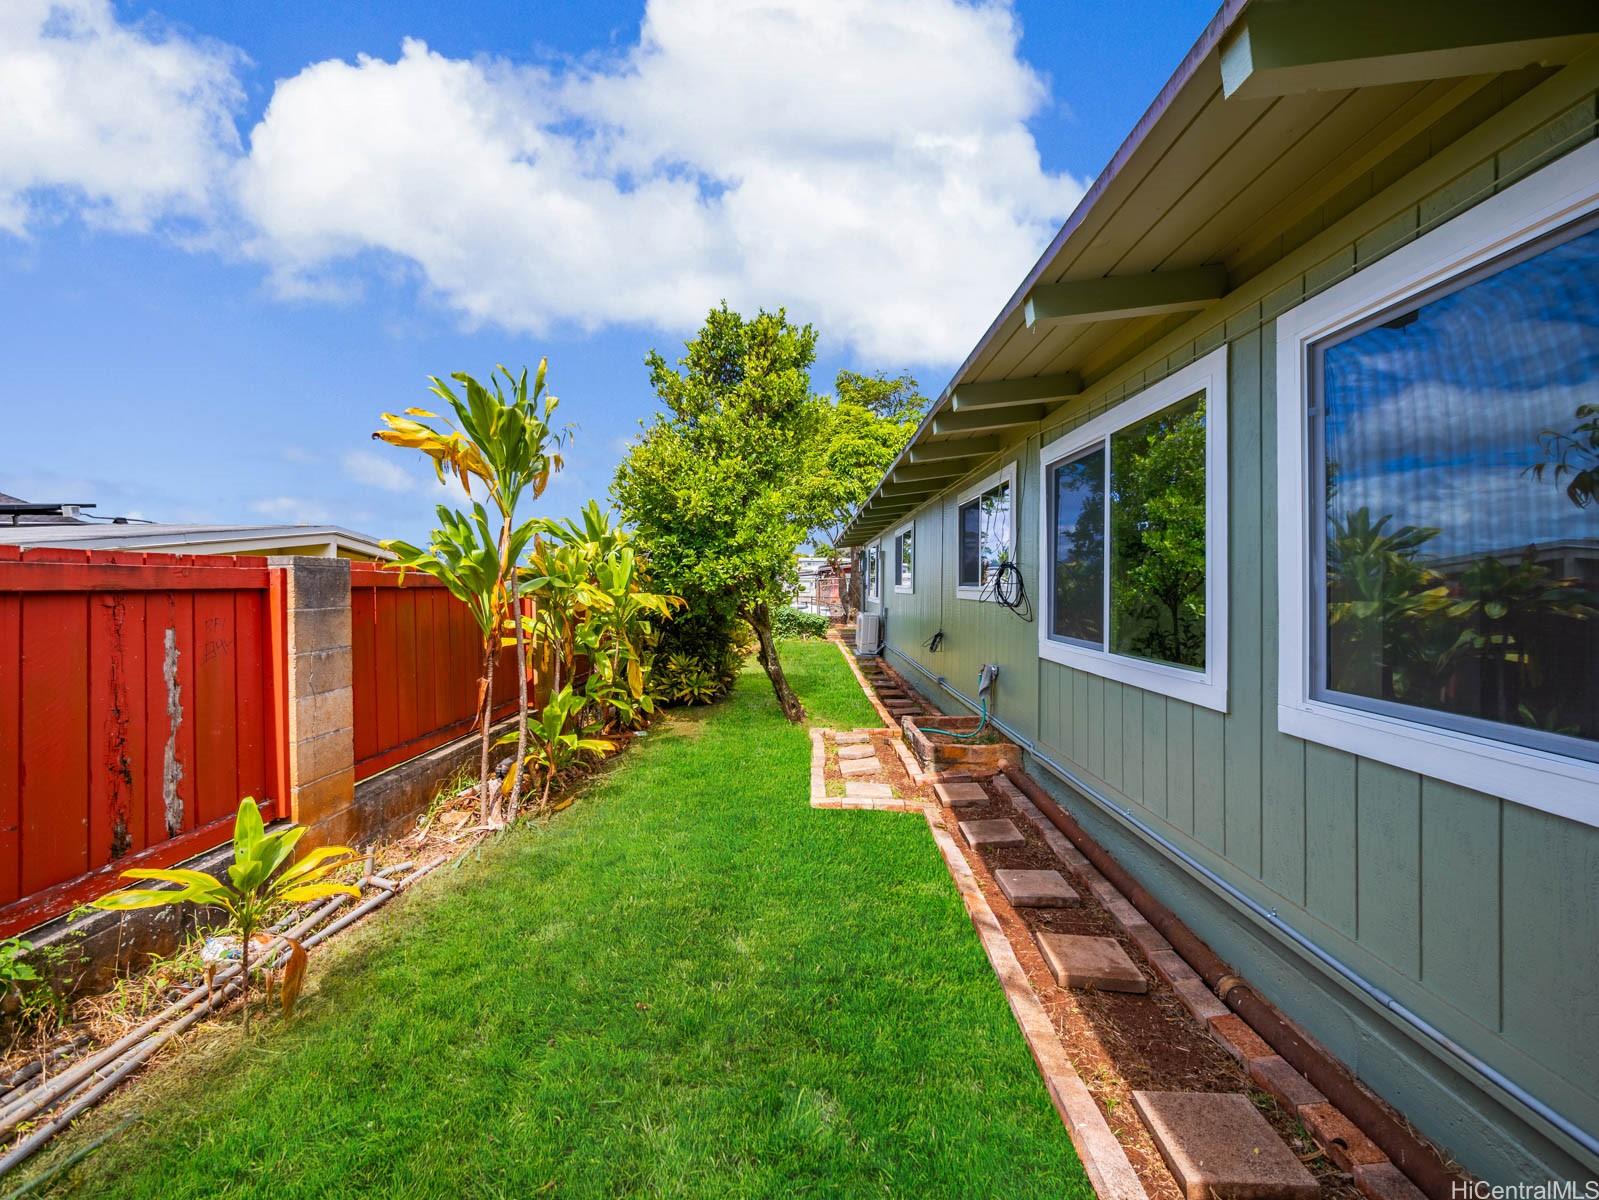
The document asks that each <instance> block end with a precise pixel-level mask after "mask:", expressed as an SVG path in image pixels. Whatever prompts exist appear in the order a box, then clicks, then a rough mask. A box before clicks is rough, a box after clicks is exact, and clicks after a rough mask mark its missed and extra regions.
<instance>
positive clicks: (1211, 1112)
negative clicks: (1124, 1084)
mask: <svg viewBox="0 0 1599 1200" xmlns="http://www.w3.org/2000/svg"><path fill="white" fill-rule="evenodd" d="M1133 1104H1134V1106H1135V1107H1136V1108H1137V1109H1138V1115H1139V1116H1140V1117H1142V1118H1143V1119H1144V1124H1145V1125H1147V1126H1148V1127H1149V1133H1150V1136H1151V1137H1153V1138H1154V1139H1155V1145H1156V1146H1158V1147H1160V1155H1161V1157H1162V1158H1164V1159H1165V1160H1166V1165H1167V1166H1168V1167H1170V1168H1171V1173H1172V1175H1173V1176H1175V1177H1176V1179H1177V1186H1178V1187H1179V1188H1181V1189H1182V1192H1183V1195H1184V1196H1186V1197H1187V1198H1188V1200H1210V1197H1212V1196H1227V1197H1235V1198H1236V1200H1279V1198H1284V1200H1314V1198H1315V1197H1316V1196H1318V1195H1320V1191H1321V1190H1320V1188H1319V1187H1318V1185H1317V1183H1316V1180H1315V1178H1314V1177H1313V1176H1312V1175H1311V1173H1310V1172H1309V1171H1307V1170H1305V1165H1304V1163H1302V1162H1300V1161H1299V1159H1297V1158H1295V1157H1294V1155H1293V1152H1292V1151H1290V1150H1289V1149H1288V1147H1287V1146H1285V1145H1283V1142H1282V1139H1281V1138H1279V1137H1278V1136H1277V1134H1276V1131H1275V1130H1273V1129H1272V1127H1271V1126H1270V1125H1268V1124H1267V1123H1266V1118H1265V1117H1263V1116H1261V1115H1260V1113H1259V1112H1258V1111H1257V1110H1256V1108H1255V1106H1254V1105H1253V1104H1251V1103H1250V1101H1249V1097H1247V1096H1242V1095H1239V1094H1238V1093H1236V1092H1134V1093H1133Z"/></svg>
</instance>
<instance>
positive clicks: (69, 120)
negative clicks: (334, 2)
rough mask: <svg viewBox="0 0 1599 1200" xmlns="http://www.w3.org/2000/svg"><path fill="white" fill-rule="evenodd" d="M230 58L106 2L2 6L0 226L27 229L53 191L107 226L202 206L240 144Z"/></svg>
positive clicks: (192, 213)
mask: <svg viewBox="0 0 1599 1200" xmlns="http://www.w3.org/2000/svg"><path fill="white" fill-rule="evenodd" d="M239 61H240V56H239V55H238V54H237V53H236V52H235V51H233V50H230V49H228V48H226V47H223V46H219V45H215V44H210V43H201V42H197V41H194V40H192V39H185V38H181V37H175V36H163V35H161V34H159V33H157V32H154V31H152V30H151V29H149V28H148V27H146V26H129V25H124V24H121V23H119V22H118V21H117V19H116V15H115V13H114V12H113V11H112V8H111V4H110V2H109V0H5V2H4V3H0V231H4V232H7V233H11V234H14V235H18V236H21V235H25V234H26V233H28V231H29V229H30V227H31V226H33V225H35V224H37V222H38V221H39V219H40V218H41V216H42V215H43V213H44V212H47V211H48V210H49V207H50V200H51V198H52V197H53V196H55V195H57V194H65V195H66V196H67V197H69V198H70V199H71V202H72V204H73V207H75V208H77V209H78V210H79V211H80V212H81V213H82V214H83V216H84V217H85V218H86V219H88V220H89V221H91V222H93V223H95V224H98V225H103V226H107V227H111V228H117V229H128V230H145V229H149V228H150V227H151V226H152V225H153V224H155V223H156V222H157V221H159V220H161V219H162V218H165V217H169V216H186V217H203V216H206V215H207V214H209V213H210V212H211V211H213V209H214V207H215V204H216V201H217V199H218V196H217V189H218V188H219V186H220V185H221V183H222V182H223V178H224V175H225V172H226V171H227V168H228V164H229V162H230V160H231V159H232V158H233V157H234V156H236V155H237V153H238V151H239V139H238V133H237V131H236V129H235V128H234V125H233V110H234V108H235V106H236V105H237V103H238V102H239V99H240V97H241V95H242V91H241V89H240V87H239V83H238V79H237V76H236V69H237V67H238V65H239Z"/></svg>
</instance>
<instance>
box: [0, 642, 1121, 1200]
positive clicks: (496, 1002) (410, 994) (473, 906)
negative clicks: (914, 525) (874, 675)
mask: <svg viewBox="0 0 1599 1200" xmlns="http://www.w3.org/2000/svg"><path fill="white" fill-rule="evenodd" d="M783 655H784V660H785V663H787V664H788V666H789V670H790V677H791V679H792V681H793V683H794V685H795V688H796V689H797V690H798V692H799V693H800V695H801V697H802V698H803V699H804V701H805V703H806V705H807V707H808V709H809V712H810V717H811V720H812V721H814V722H817V723H823V724H833V725H840V726H855V725H864V724H868V723H870V722H871V721H872V710H871V708H870V706H869V705H868V704H867V702H866V700H865V698H864V697H863V696H862V695H861V693H860V690H859V688H858V687H857V686H856V684H855V681H854V679H853V677H852V676H851V675H850V674H849V671H848V668H847V667H846V665H845V664H844V662H843V661H842V659H841V658H840V656H839V653H838V650H837V648H836V647H834V646H832V645H830V644H827V643H788V644H785V646H784V647H783ZM808 761H809V740H808V738H807V737H806V734H805V731H804V730H803V729H802V728H799V727H795V726H790V725H788V724H787V723H786V722H784V721H783V720H782V718H781V716H780V715H779V713H778V711H777V708H776V705H775V704H774V702H773V700H772V695H771V691H770V688H769V687H768V686H767V684H766V681H765V678H764V677H763V676H761V675H759V674H758V673H755V672H752V671H746V672H745V674H744V675H743V676H742V678H741V679H740V680H739V682H738V686H737V687H736V689H735V690H734V692H733V694H732V695H731V696H730V697H729V698H728V699H727V700H725V701H723V702H721V703H720V704H717V705H714V706H712V707H710V708H704V709H694V710H687V711H680V712H678V713H676V714H674V715H673V716H671V717H670V718H669V719H668V720H667V721H664V722H661V723H659V724H657V726H656V727H655V729H654V730H653V731H652V732H651V734H650V736H649V737H647V738H646V739H644V740H643V741H642V742H641V743H639V744H637V745H636V746H635V747H634V748H633V749H631V750H630V751H629V752H628V753H627V755H626V756H624V757H623V758H622V759H621V760H619V761H618V762H617V764H616V765H615V766H614V767H613V768H612V769H611V770H609V771H608V772H606V773H604V774H603V775H602V776H600V777H599V778H597V779H596V780H595V781H594V782H593V783H591V784H590V786H589V788H588V789H587V791H586V793H585V794H584V795H583V796H582V798H581V799H580V800H579V802H578V804H577V805H576V806H575V807H574V808H573V809H571V810H569V811H568V812H566V813H565V814H563V815H561V816H559V817H557V818H556V819H555V820H553V821H551V822H550V823H548V824H547V825H544V826H542V827H537V828H528V829H524V830H519V831H517V832H515V833H513V834H511V835H509V836H507V837H505V838H503V839H502V840H500V841H499V842H498V843H496V844H495V845H494V846H493V847H492V848H491V849H489V850H487V851H485V852H484V853H483V855H482V857H481V859H480V860H479V861H475V862H472V863H469V864H468V865H467V866H465V867H464V868H462V869H461V870H460V871H449V870H446V871H444V872H438V873H435V875H434V876H433V877H432V878H431V879H430V880H429V881H427V882H426V883H424V884H423V885H421V886H419V888H418V889H417V893H416V894H414V895H411V896H409V897H407V898H406V899H405V900H403V901H401V902H400V903H398V904H397V905H395V906H394V907H393V908H392V909H390V910H387V911H386V912H385V913H383V914H382V915H380V916H379V917H377V918H376V919H374V920H373V921H370V922H368V923H367V924H366V925H365V926H363V927H362V928H361V929H360V931H359V932H357V933H355V934H354V935H353V936H351V937H349V938H346V939H344V940H342V941H341V942H340V943H337V944H336V945H335V947H334V948H333V949H332V950H331V951H329V952H327V953H326V954H324V955H323V956H322V957H321V958H320V960H318V959H317V957H316V956H313V969H312V980H311V982H310V984H309V985H308V988H307V994H306V996H305V997H304V998H303V999H302V1001H301V1010H300V1013H299V1015H297V1016H296V1018H295V1019H294V1020H293V1021H292V1022H287V1023H285V1022H283V1021H281V1020H275V1021H273V1022H269V1023H265V1032H264V1033H263V1034H262V1035H261V1036H260V1037H259V1038H258V1039H256V1040H254V1041H252V1042H250V1043H247V1044H246V1043H243V1042H242V1041H241V1039H240V1037H239V1035H238V1032H237V1030H236V1029H227V1030H221V1031H219V1032H218V1033H217V1034H216V1035H215V1036H214V1037H212V1038H210V1039H207V1043H206V1044H205V1045H202V1046H196V1047H191V1048H190V1049H188V1050H187V1051H185V1052H183V1053H182V1054H181V1055H180V1056H179V1057H178V1058H177V1059H176V1060H175V1061H172V1062H169V1063H167V1064H166V1065H165V1066H164V1067H163V1068H161V1069H160V1070H158V1071H157V1072H156V1073H155V1074H154V1075H153V1076H152V1077H151V1078H150V1079H149V1080H147V1081H146V1082H145V1083H143V1084H141V1085H139V1086H138V1087H136V1088H134V1089H131V1091H130V1092H129V1093H128V1094H126V1095H124V1096H122V1097H120V1098H118V1099H117V1100H116V1101H115V1102H114V1103H113V1104H111V1105H109V1106H107V1108H106V1109H104V1110H103V1111H101V1112H99V1113H97V1114H96V1115H95V1116H94V1117H93V1118H92V1119H91V1120H89V1121H86V1122H85V1124H84V1127H83V1128H82V1129H80V1130H78V1131H76V1132H75V1134H74V1137H73V1138H71V1139H67V1142H68V1144H66V1145H64V1146H62V1147H60V1148H59V1149H58V1150H57V1151H56V1152H55V1155H54V1158H55V1161H60V1158H61V1156H64V1155H66V1154H68V1153H70V1152H71V1151H72V1150H73V1149H74V1147H76V1146H82V1145H83V1144H85V1143H86V1141H87V1139H89V1138H90V1137H92V1136H93V1135H94V1134H95V1133H96V1132H100V1131H104V1130H106V1129H108V1128H110V1127H111V1126H112V1125H113V1124H114V1123H115V1122H116V1121H117V1120H118V1119H119V1118H120V1117H121V1116H122V1115H123V1114H125V1113H127V1112H131V1111H134V1110H138V1111H140V1112H142V1113H143V1118H142V1120H140V1121H139V1122H138V1123H137V1124H135V1125H134V1126H133V1127H131V1128H130V1129H128V1130H126V1131H125V1132H122V1133H120V1134H117V1135H116V1136H114V1137H113V1138H111V1139H110V1140H109V1141H108V1142H107V1144H106V1145H105V1146H103V1147H102V1148H100V1149H99V1150H98V1151H97V1152H96V1153H95V1154H94V1155H93V1156H92V1157H91V1158H89V1160H88V1161H87V1162H85V1163H84V1164H82V1165H80V1166H78V1167H76V1168H75V1169H74V1170H73V1172H72V1173H71V1174H70V1175H68V1176H66V1177H65V1180H64V1182H62V1181H58V1183H57V1186H56V1189H55V1190H54V1191H53V1192H52V1193H51V1194H55V1195H65V1194H74V1195H93V1196H110V1197H163V1198H171V1197H182V1196H201V1195H204V1196H257V1195H259V1196H267V1195H271V1196H274V1197H294V1196H317V1197H322V1196H334V1197H341V1196H352V1197H353V1196H363V1197H364V1196H378V1195H381V1196H387V1197H424V1196H427V1197H432V1196H467V1197H500V1196H504V1197H513V1196H515V1197H520V1196H534V1195H549V1196H554V1195H561V1196H614V1195H623V1194H643V1195H661V1196H717V1197H722V1196H774V1195H796V1196H836V1195H850V1196H918V1197H923V1196H963V1197H964V1196H990V1195H1005V1196H1014V1197H1027V1196H1040V1197H1042V1196H1050V1197H1060V1196H1082V1197H1088V1196H1091V1195H1092V1192H1091V1191H1090V1189H1089V1186H1088V1184H1087V1182H1086V1180H1085V1178H1084V1176H1083V1173H1082V1169H1081V1167H1080V1166H1079V1165H1078V1163H1077V1160H1076V1158H1075V1157H1074V1155H1073V1153H1072V1150H1071V1146H1070V1143H1069V1142H1068V1140H1067V1138H1066V1135H1065V1132H1064V1131H1063V1130H1062V1129H1061V1127H1060V1123H1059V1121H1058V1120H1057V1119H1056V1116H1055V1114H1054V1111H1053V1109H1052V1108H1051V1107H1050V1104H1049V1101H1048V1099H1047V1097H1046V1095H1045V1092H1044V1088H1043V1085H1042V1083H1041V1082H1040V1080H1039V1078H1038V1074H1037V1072H1036V1070H1035V1069H1034V1067H1033V1064H1032V1061H1031V1059H1030V1058H1029V1057H1028V1053H1027V1050H1026V1048H1025V1045H1024V1043H1023V1041H1022V1038H1021V1036H1020V1034H1019V1033H1018V1031H1017V1029H1016V1026H1015V1023H1014V1021H1013V1020H1012V1018H1011V1015H1010V1011H1009V1009H1008V1008H1007V1007H1006V1004H1005V1001H1004V999H1003V997H1002V995H1001V993H1000V990H999V987H998V985H997V983H996V982H995V980H994V977H993V974H992V972H991V971H990V969H989V967H988V964H987V961H986V959H985V958H984V957H983V954H982V951H981V949H980V947H979V945H978V942H977V939H976V938H975V936H973V934H972V930H971V926H970V924H969V923H968V921H967V919H966V915H965V911H964V909H963V908H962V905H961V902H960V900H959V898H958V896H957V894H956V892H955V889H954V887H953V886H952V884H951V883H950V880H949V878H948V876H947V874H946V873H945V870H944V867H943V865H942V863H941V862H940V860H939V856H938V853H937V851H936V849H935V848H934V847H933V845H932V843H931V839H930V838H929V837H928V834H927V829H926V826H925V824H924V822H923V821H922V819H921V818H920V817H918V816H913V815H900V814H888V813H873V812H852V811H827V812H818V811H815V810H812V809H811V808H810V807H809V805H808V804H807V802H806V797H807V767H808ZM41 1165H43V1164H41ZM8 1182H9V1181H8Z"/></svg>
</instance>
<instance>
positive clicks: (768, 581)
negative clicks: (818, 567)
mask: <svg viewBox="0 0 1599 1200" xmlns="http://www.w3.org/2000/svg"><path fill="white" fill-rule="evenodd" d="M815 358H816V333H815V330H813V329H812V328H811V327H810V326H808V325H807V326H795V325H792V324H790V323H789V321H788V318H787V317H786V315H785V314H784V313H783V312H782V311H781V310H780V311H778V312H776V313H768V312H762V313H760V314H758V315H757V316H756V317H755V318H754V319H753V320H749V321H746V320H745V319H744V318H743V317H741V316H740V315H739V314H738V313H736V312H733V311H732V310H730V309H729V308H728V307H727V305H726V304H723V305H722V306H721V307H720V308H717V309H713V310H712V311H711V313H710V315H709V316H708V317H707V319H706V322H705V326H704V328H702V329H701V330H700V332H699V334H698V335H697V336H696V337H695V338H693V339H692V340H691V341H690V342H688V343H687V345H686V347H685V353H684V356H683V358H682V359H680V360H679V362H678V364H677V367H676V368H674V367H672V366H670V365H668V363H667V361H666V359H665V358H663V357H662V356H661V355H660V354H659V353H657V352H654V351H652V352H651V353H650V355H649V357H648V359H647V362H648V364H649V368H650V381H651V384H652V385H653V386H654V388H655V393H656V395H657V396H658V397H659V399H660V401H661V403H662V404H663V406H664V408H665V411H664V412H661V413H657V415H656V418H655V420H654V422H653V423H652V424H650V425H649V426H647V427H646V428H645V430H644V433H643V435H642V436H641V437H640V438H639V439H638V440H637V441H635V442H634V443H633V445H632V446H631V447H630V449H629V451H628V453H627V455H626V457H625V458H624V459H623V460H622V462H621V464H620V465H619V466H618V467H617V471H616V476H615V479H614V480H613V482H612V485H611V492H612V495H613V496H614V498H615V499H616V501H617V504H618V507H619V508H620V509H621V511H622V515H623V518H624V519H625V520H626V521H627V522H628V523H629V524H631V525H632V526H633V527H634V528H635V529H636V531H637V533H638V537H639V541H640V544H641V545H642V546H643V547H644V549H645V550H646V551H647V552H648V554H649V559H650V569H651V571H652V572H653V574H654V576H655V579H656V581H657V584H658V585H659V586H661V587H662V588H664V589H665V590H667V591H669V592H671V593H672V594H674V595H679V596H682V597H683V598H684V599H685V600H686V601H687V602H688V606H689V607H688V611H689V613H690V614H697V615H699V616H700V617H701V618H702V619H703V620H704V621H705V622H706V624H707V626H715V625H718V624H719V625H721V627H722V628H724V629H730V628H731V622H732V620H733V619H735V618H736V619H739V620H742V621H744V622H746V623H747V624H748V625H749V626H750V628H751V629H752V630H753V631H754V634H755V637H756V640H757V643H758V646H759V651H758V652H759V655H760V661H761V665H762V667H764V668H765V670H766V674H767V678H768V679H769V680H770V681H771V684H772V692H773V694H774V695H775V696H776V698H777V703H778V706H779V707H780V708H781V709H782V710H783V714H784V716H786V717H787V718H788V719H789V720H791V721H800V720H802V719H803V718H804V715H805V710H804V707H803V706H802V705H801V704H800V701H799V697H798V696H796V695H795V694H794V690H793V688H792V687H790V686H789V683H788V680H787V678H786V677H785V676H784V674H783V667H782V662H781V660H780V658H779V656H778V650H777V644H776V641H775V639H774V638H773V636H772V610H773V609H774V608H776V607H781V606H782V605H783V604H785V603H786V602H787V599H788V597H789V596H791V595H793V593H794V589H795V587H796V586H797V584H798V576H797V573H796V570H795V565H794V564H795V557H794V556H795V551H796V550H797V549H798V548H799V545H800V543H801V542H802V541H804V540H805V538H806V536H807V535H808V534H809V532H810V530H811V529H812V528H813V527H814V526H815V524H816V515H817V514H816V494H815V492H816V489H815V485H814V482H813V481H812V480H811V478H810V476H809V472H808V467H809V465H810V463H811V462H812V461H813V459H814V447H815V438H816V434H817V431H818V430H819V429H820V428H821V426H822V424H823V421H824V417H825V413H824V411H823V409H824V408H825V402H823V401H820V400H818V398H817V397H816V396H814V395H813V394H812V392H811V386H810V374H809V372H810V367H811V365H812V363H813V362H814V361H815Z"/></svg>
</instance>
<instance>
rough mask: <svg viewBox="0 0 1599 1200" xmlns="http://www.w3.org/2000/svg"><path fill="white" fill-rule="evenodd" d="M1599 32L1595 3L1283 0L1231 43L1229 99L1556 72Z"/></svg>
mask: <svg viewBox="0 0 1599 1200" xmlns="http://www.w3.org/2000/svg"><path fill="white" fill-rule="evenodd" d="M1596 34H1599V5H1595V4H1594V3H1593V2H1592V0H1517V2H1516V3H1514V4H1507V3H1504V2H1503V0H1410V2H1409V3H1406V4H1393V3H1390V2H1389V0H1276V2H1275V3H1271V4H1252V5H1250V6H1249V8H1248V9H1246V10H1245V12H1244V15H1243V17H1242V19H1241V20H1240V21H1239V22H1238V24H1237V25H1235V26H1234V27H1233V29H1232V31H1231V32H1230V33H1229V34H1228V35H1227V37H1226V38H1225V39H1223V41H1222V44H1221V79H1222V93H1223V95H1225V96H1226V97H1227V98H1228V99H1235V98H1236V99H1240V100H1262V99H1268V98H1272V97H1276V96H1287V95H1292V94H1295V93H1299V92H1319V91H1343V90H1345V89H1348V88H1359V87H1373V86H1379V85H1382V84H1389V83H1408V82H1418V81H1421V80H1428V79H1451V78H1456V77H1459V76H1465V75H1492V74H1496V73H1498V72H1500V71H1514V70H1517V69H1519V68H1521V67H1525V66H1528V65H1530V64H1533V63H1539V64H1542V65H1544V66H1555V65H1559V64H1563V63H1568V62H1570V61H1572V59H1574V58H1576V57H1577V56H1578V55H1580V54H1582V53H1583V51H1584V50H1586V49H1588V48H1589V47H1590V46H1591V43H1592V39H1593V37H1594V35H1596Z"/></svg>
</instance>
